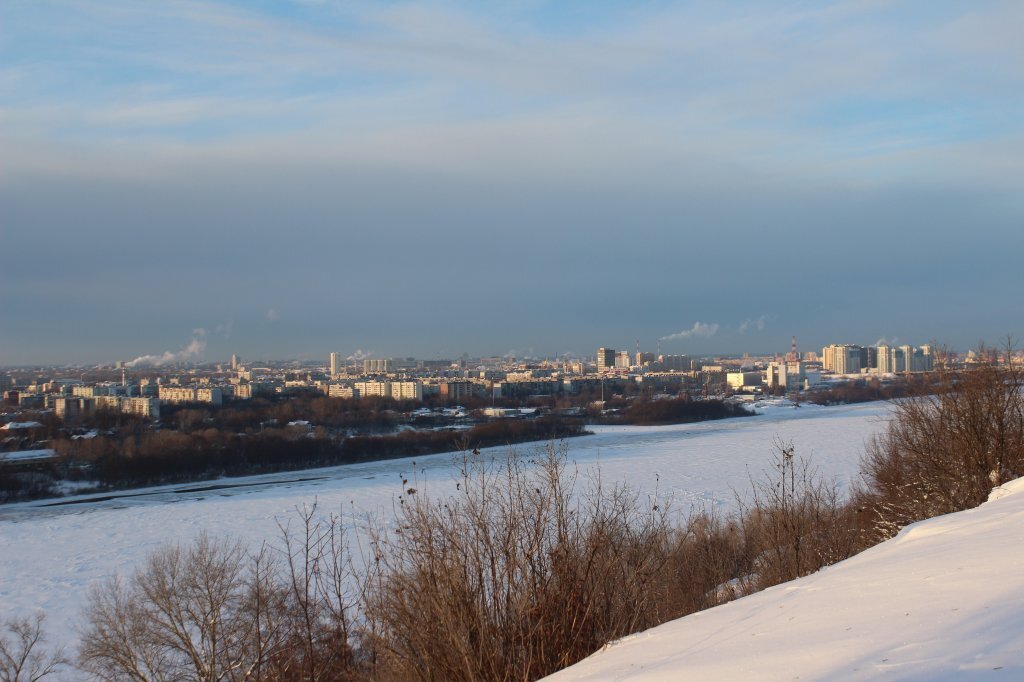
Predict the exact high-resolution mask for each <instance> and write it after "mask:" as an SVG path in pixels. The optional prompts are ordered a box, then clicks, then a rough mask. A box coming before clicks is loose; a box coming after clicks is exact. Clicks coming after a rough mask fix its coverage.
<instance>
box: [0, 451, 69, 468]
mask: <svg viewBox="0 0 1024 682" xmlns="http://www.w3.org/2000/svg"><path fill="white" fill-rule="evenodd" d="M56 456H57V451H56V450H53V449H51V448H46V449H43V450H16V451H15V452H0V464H3V463H5V462H25V461H30V460H34V459H53V458H54V457H56Z"/></svg>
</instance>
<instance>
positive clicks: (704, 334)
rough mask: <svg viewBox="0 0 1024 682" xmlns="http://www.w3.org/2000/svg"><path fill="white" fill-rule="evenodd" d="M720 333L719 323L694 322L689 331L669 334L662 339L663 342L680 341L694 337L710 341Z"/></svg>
mask: <svg viewBox="0 0 1024 682" xmlns="http://www.w3.org/2000/svg"><path fill="white" fill-rule="evenodd" d="M717 333H718V323H717V322H712V323H710V324H705V323H703V322H694V323H693V326H692V327H690V328H689V329H684V330H683V331H681V332H676V333H675V334H669V335H668V336H663V337H661V340H662V341H676V340H678V339H689V338H694V337H700V338H704V339H710V338H711V337H712V336H714V335H715V334H717Z"/></svg>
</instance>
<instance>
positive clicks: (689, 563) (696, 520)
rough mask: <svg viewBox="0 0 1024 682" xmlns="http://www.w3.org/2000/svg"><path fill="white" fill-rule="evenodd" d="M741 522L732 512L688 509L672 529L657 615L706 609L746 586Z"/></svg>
mask: <svg viewBox="0 0 1024 682" xmlns="http://www.w3.org/2000/svg"><path fill="white" fill-rule="evenodd" d="M751 561H752V558H751V556H750V552H749V551H748V548H747V545H746V542H745V540H744V537H743V528H742V524H740V523H739V522H738V521H737V519H735V518H726V519H723V518H720V517H718V516H716V515H715V514H713V513H710V512H700V513H696V514H694V515H692V516H691V517H690V518H689V519H688V520H687V522H686V524H685V525H684V527H682V528H680V529H678V530H676V531H675V532H674V533H673V534H672V546H671V550H670V552H669V560H668V566H667V569H668V570H667V576H666V579H667V580H668V581H669V582H670V588H669V589H667V590H666V593H667V594H666V596H665V602H664V604H663V609H662V611H663V612H662V619H663V620H669V619H671V618H676V617H679V616H682V615H685V614H689V613H694V612H696V611H701V610H703V609H709V608H711V607H713V606H718V605H719V604H723V603H725V602H728V601H731V600H733V599H735V598H737V597H741V596H743V595H744V594H745V593H746V592H747V585H746V583H745V582H744V580H743V578H744V577H745V576H747V575H749V574H750V571H751Z"/></svg>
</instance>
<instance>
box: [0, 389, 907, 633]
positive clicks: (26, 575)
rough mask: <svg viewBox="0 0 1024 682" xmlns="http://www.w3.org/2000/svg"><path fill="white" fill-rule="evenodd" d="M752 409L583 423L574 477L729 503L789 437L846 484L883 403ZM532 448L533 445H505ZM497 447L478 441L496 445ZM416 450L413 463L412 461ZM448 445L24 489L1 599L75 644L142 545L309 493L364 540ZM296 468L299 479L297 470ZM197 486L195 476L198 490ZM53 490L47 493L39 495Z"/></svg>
mask: <svg viewBox="0 0 1024 682" xmlns="http://www.w3.org/2000/svg"><path fill="white" fill-rule="evenodd" d="M761 412H762V413H761V414H760V415H758V416H756V417H749V418H739V419H729V420H722V421H714V422H701V423H698V424H687V425H677V426H659V427H612V426H595V427H592V430H593V431H594V432H595V433H594V435H591V436H584V437H580V438H575V439H571V440H570V441H568V448H569V459H570V460H571V461H572V462H574V463H575V465H576V466H577V467H578V471H579V475H580V485H581V486H585V485H586V484H587V480H588V477H591V476H594V475H595V474H596V472H597V471H598V469H599V470H600V475H601V478H602V480H603V482H604V484H605V485H614V484H622V483H625V484H628V485H630V486H631V487H632V488H634V489H636V490H638V491H640V492H641V493H642V494H645V495H646V494H654V493H655V491H657V494H658V495H659V497H660V498H666V497H670V498H671V499H672V500H673V504H674V507H675V509H676V510H677V511H679V512H680V513H685V512H687V511H689V509H690V508H691V507H692V506H697V507H700V508H706V509H715V510H716V511H720V512H728V511H730V510H732V509H734V508H735V504H736V496H737V494H739V495H741V496H742V495H744V494H745V493H746V492H748V491H749V489H750V479H751V477H754V478H759V477H761V475H762V473H763V472H764V471H766V470H767V469H768V468H769V467H770V462H771V458H772V455H773V442H774V441H775V440H777V439H781V440H783V441H787V442H790V441H791V442H792V443H793V444H794V445H795V446H796V449H797V453H798V455H800V456H803V457H810V458H811V459H812V461H813V464H814V465H815V466H816V467H817V468H818V470H819V472H820V473H821V474H822V475H823V476H825V477H827V478H830V479H835V480H836V481H837V482H839V484H840V485H841V486H844V487H845V486H848V485H849V483H850V481H851V480H853V479H854V478H855V477H856V476H857V471H858V463H859V459H860V457H861V455H862V454H863V451H864V442H865V440H866V439H867V438H868V437H869V436H870V435H871V434H873V433H876V432H878V431H880V430H881V429H882V428H884V424H885V419H886V418H887V416H888V414H889V408H888V407H887V406H886V405H885V404H882V403H868V404H862V405H852V406H840V407H827V408H823V407H816V406H804V407H800V408H798V409H794V408H792V407H789V406H787V405H785V404H773V405H768V406H766V407H765V408H764V409H763V410H762V411H761ZM517 447H518V449H519V450H520V451H521V452H524V453H527V454H528V453H531V452H535V451H536V449H537V448H539V447H543V446H542V445H536V444H527V445H520V446H517ZM503 450H504V449H503V448H491V449H489V450H485V451H484V455H485V456H487V455H490V456H498V455H501V454H502V453H503ZM414 462H415V465H414ZM456 472H457V470H456V468H455V467H454V466H453V463H452V455H451V454H440V455H431V456H427V457H419V458H415V460H413V459H403V460H390V461H385V462H373V463H366V464H357V465H346V466H340V467H333V468H329V469H318V470H310V471H305V472H290V473H287V474H279V475H272V476H257V477H249V478H246V479H225V480H222V481H218V482H216V483H224V484H226V485H229V486H234V485H238V484H247V485H245V486H244V487H229V488H224V489H221V490H210V489H209V488H211V487H212V486H211V484H210V483H204V484H193V485H190V486H161V487H157V488H152V489H147V490H144V491H130V493H126V494H125V495H122V496H118V497H115V498H114V499H111V500H107V501H99V502H88V503H83V504H75V505H63V506H57V507H53V506H50V507H47V506H44V504H46V503H39V502H37V503H28V504H20V505H10V506H8V507H0V613H2V615H3V616H4V617H10V616H24V615H30V614H32V613H34V612H36V611H37V610H42V611H44V612H45V613H46V614H47V626H46V627H47V632H48V635H49V640H50V641H51V642H60V643H63V644H65V645H67V646H68V647H69V649H71V648H73V647H75V646H76V643H77V639H78V634H77V633H78V628H79V627H80V620H79V617H80V611H81V608H82V606H83V604H84V603H85V595H86V593H87V590H88V587H89V586H90V585H91V584H93V583H94V582H96V581H99V580H102V579H104V578H106V577H108V576H111V575H115V574H121V575H128V574H130V573H131V572H132V570H134V569H135V568H136V567H137V566H139V565H141V563H142V562H143V560H144V559H145V557H146V556H147V555H148V554H149V553H150V552H152V551H153V550H155V549H157V548H159V547H161V546H163V545H165V544H168V543H189V542H191V541H192V540H193V539H194V538H195V537H196V536H197V535H198V534H199V533H200V532H201V531H206V532H208V533H210V534H211V535H213V536H226V537H230V538H237V539H240V540H241V541H242V542H244V543H246V544H248V545H249V546H252V547H256V546H258V545H259V544H260V543H261V542H263V541H264V540H267V539H270V540H274V539H276V538H277V536H278V535H279V530H278V526H277V524H278V522H285V523H286V522H288V521H289V520H291V521H292V522H293V523H294V522H295V521H297V517H296V515H295V508H296V507H297V506H302V505H304V504H310V503H312V502H313V501H314V500H315V501H316V502H317V504H318V510H319V511H320V512H322V513H324V514H327V513H331V512H334V513H341V514H342V515H343V516H344V517H345V518H346V520H348V521H350V522H351V524H352V528H353V530H354V532H353V533H351V534H350V540H351V541H352V542H353V544H354V543H355V542H357V541H359V540H361V539H362V540H365V535H364V530H363V529H365V525H366V523H367V522H368V521H367V520H368V519H369V518H371V517H375V518H377V519H383V520H385V521H386V520H387V519H388V518H390V517H391V515H392V514H393V511H392V505H393V504H394V502H395V500H396V499H397V496H398V495H399V493H400V492H401V491H402V490H403V487H404V486H403V483H402V481H403V479H409V480H410V483H409V485H412V486H415V487H416V488H417V489H418V490H419V491H420V492H419V493H418V494H429V495H432V496H436V495H444V494H448V493H450V492H452V491H454V488H455V482H454V476H455V474H456ZM299 479H308V480H299ZM196 488H204V489H205V490H200V491H197V490H195V489H196ZM51 502H52V501H51Z"/></svg>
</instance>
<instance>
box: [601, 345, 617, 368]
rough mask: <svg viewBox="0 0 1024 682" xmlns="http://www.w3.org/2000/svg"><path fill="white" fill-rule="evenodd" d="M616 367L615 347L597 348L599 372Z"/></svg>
mask: <svg viewBox="0 0 1024 682" xmlns="http://www.w3.org/2000/svg"><path fill="white" fill-rule="evenodd" d="M614 368H615V349H614V348H598V349H597V371H598V373H601V372H607V371H608V370H610V369H614Z"/></svg>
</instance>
